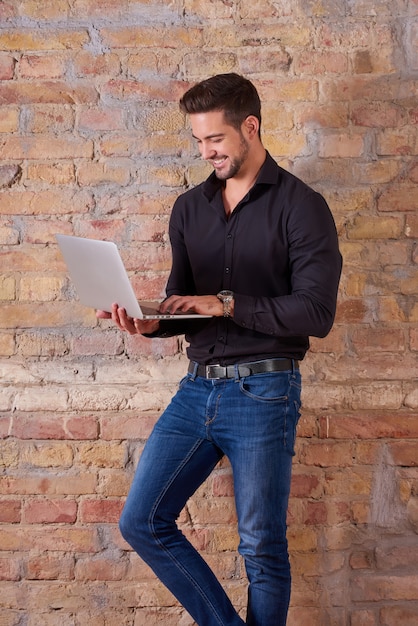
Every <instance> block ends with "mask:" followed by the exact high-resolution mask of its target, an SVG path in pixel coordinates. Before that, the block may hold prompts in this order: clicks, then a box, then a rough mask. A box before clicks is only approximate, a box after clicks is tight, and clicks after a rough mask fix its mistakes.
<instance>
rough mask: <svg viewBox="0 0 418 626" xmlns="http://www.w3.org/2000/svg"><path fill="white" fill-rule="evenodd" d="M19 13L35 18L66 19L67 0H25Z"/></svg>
mask: <svg viewBox="0 0 418 626" xmlns="http://www.w3.org/2000/svg"><path fill="white" fill-rule="evenodd" d="M19 13H20V15H22V16H26V17H30V18H32V19H36V20H39V19H41V20H55V19H64V20H65V19H66V18H67V17H68V15H69V5H68V2H67V0H54V2H37V0H25V2H23V3H22V5H21V7H20V11H19Z"/></svg>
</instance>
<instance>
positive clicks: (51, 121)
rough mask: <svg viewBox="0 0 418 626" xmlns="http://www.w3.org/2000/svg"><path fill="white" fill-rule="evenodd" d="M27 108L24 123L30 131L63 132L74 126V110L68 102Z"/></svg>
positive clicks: (70, 129)
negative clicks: (26, 116)
mask: <svg viewBox="0 0 418 626" xmlns="http://www.w3.org/2000/svg"><path fill="white" fill-rule="evenodd" d="M27 110H28V118H27V121H26V125H27V130H28V131H29V132H31V133H39V134H49V133H52V132H57V133H65V132H67V131H72V130H73V128H74V123H75V116H74V111H73V109H72V107H71V106H69V105H68V104H47V105H37V104H35V105H33V106H30V107H28V109H27ZM38 158H41V157H38Z"/></svg>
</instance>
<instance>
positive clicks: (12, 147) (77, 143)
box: [3, 135, 93, 159]
mask: <svg viewBox="0 0 418 626" xmlns="http://www.w3.org/2000/svg"><path fill="white" fill-rule="evenodd" d="M92 155H93V145H92V143H91V142H90V141H83V140H81V139H77V138H76V139H74V138H73V137H70V136H69V137H66V138H64V137H55V136H54V135H51V136H50V137H48V136H45V137H26V138H24V139H23V138H21V137H8V138H7V139H5V140H4V142H3V158H13V159H68V158H70V159H76V158H83V157H84V158H91V157H92Z"/></svg>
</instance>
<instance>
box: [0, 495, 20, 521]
mask: <svg viewBox="0 0 418 626" xmlns="http://www.w3.org/2000/svg"><path fill="white" fill-rule="evenodd" d="M21 506H22V504H21V501H20V499H19V500H17V499H9V498H7V499H6V498H1V499H0V523H1V524H18V523H19V522H20V519H21Z"/></svg>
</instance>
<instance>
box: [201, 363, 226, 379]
mask: <svg viewBox="0 0 418 626" xmlns="http://www.w3.org/2000/svg"><path fill="white" fill-rule="evenodd" d="M218 367H222V369H223V370H224V371H226V368H225V367H223V366H222V365H220V364H219V363H216V365H214V364H212V365H205V373H206V378H209V379H210V380H219V379H220V378H222V376H216V375H215V373H213V374H212V372H214V370H215V368H218Z"/></svg>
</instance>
